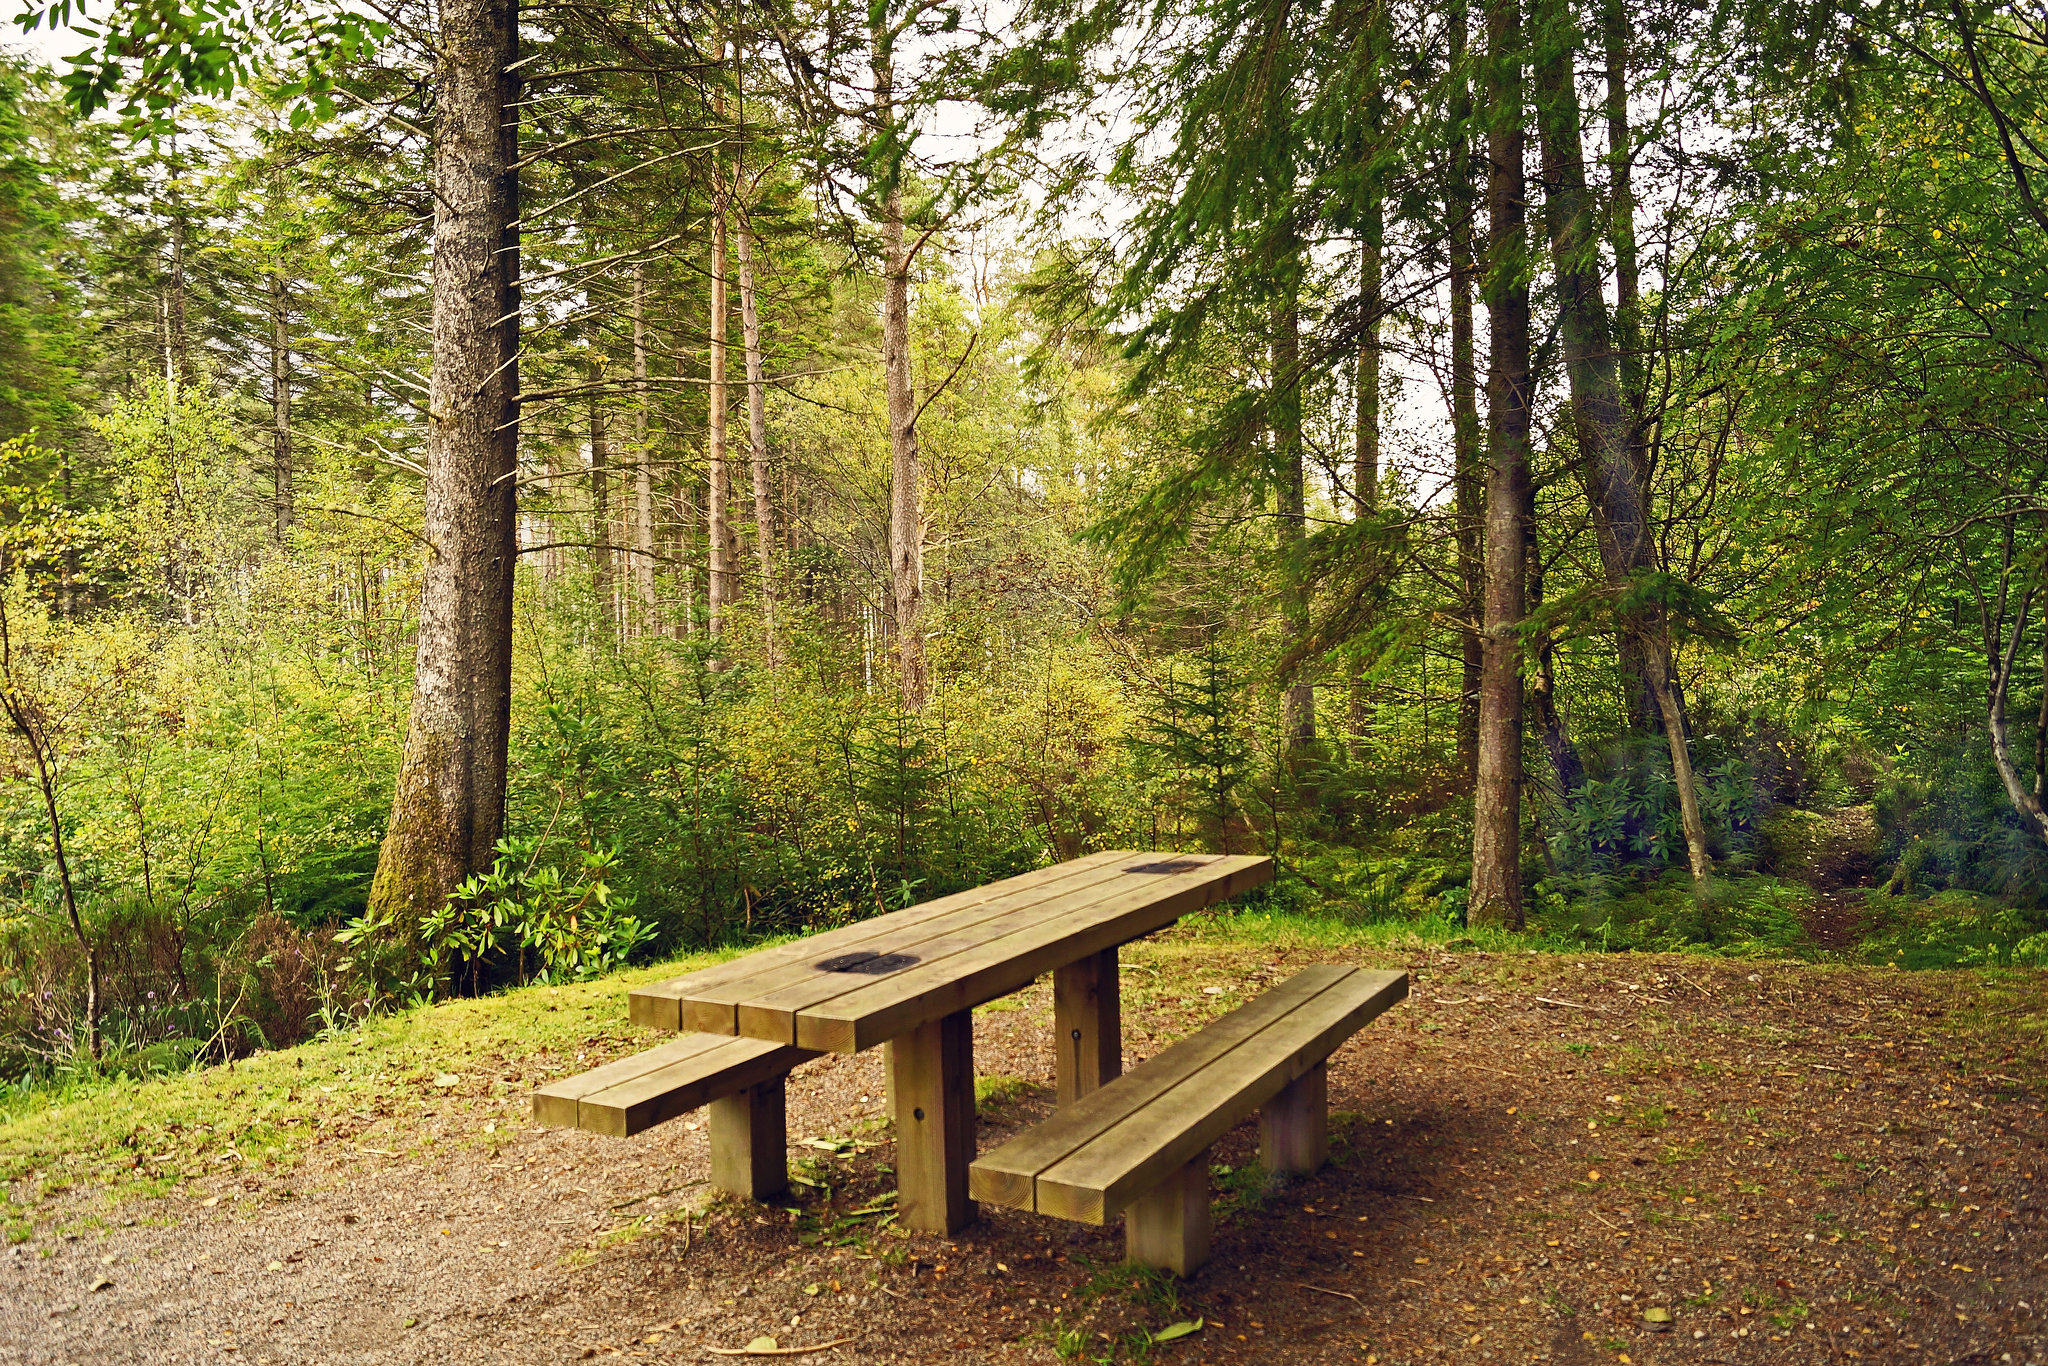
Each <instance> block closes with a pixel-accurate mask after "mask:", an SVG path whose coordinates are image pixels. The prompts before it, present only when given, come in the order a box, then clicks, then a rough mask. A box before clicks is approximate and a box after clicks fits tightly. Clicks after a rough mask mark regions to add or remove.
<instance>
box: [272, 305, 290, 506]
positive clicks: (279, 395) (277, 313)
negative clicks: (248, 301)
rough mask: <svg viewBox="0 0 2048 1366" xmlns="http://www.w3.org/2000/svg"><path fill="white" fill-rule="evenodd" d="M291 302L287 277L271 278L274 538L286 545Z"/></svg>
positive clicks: (288, 494)
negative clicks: (285, 279) (274, 490)
mask: <svg viewBox="0 0 2048 1366" xmlns="http://www.w3.org/2000/svg"><path fill="white" fill-rule="evenodd" d="M290 310H291V299H290V297H289V296H288V295H287V294H286V292H285V287H284V277H283V276H282V275H279V274H278V273H276V272H275V271H272V272H271V275H270V465H271V475H272V483H273V486H274V487H275V489H276V501H275V504H274V506H273V512H274V513H275V517H274V530H273V532H272V536H273V538H274V539H275V540H276V541H277V543H278V544H279V545H283V544H284V538H285V535H286V533H288V532H289V531H290V530H291V529H292V375H291V369H292V343H291V312H290Z"/></svg>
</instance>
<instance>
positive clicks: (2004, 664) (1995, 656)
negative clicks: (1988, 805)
mask: <svg viewBox="0 0 2048 1366" xmlns="http://www.w3.org/2000/svg"><path fill="white" fill-rule="evenodd" d="M2035 591H2036V590H2035V589H2033V588H2028V589H2027V590H2026V591H2025V592H2024V593H2022V594H2021V595H2020V603H2019V610H2018V611H2017V612H2016V613H2014V617H2013V626H2012V641H2011V643H2010V644H2005V643H2004V642H2001V641H1999V640H1998V639H1997V637H1996V636H1995V635H1994V634H1993V633H1992V631H1991V630H1990V628H1989V627H1987V628H1986V631H1985V643H1986V645H1987V646H1988V647H1991V648H1988V649H1987V651H1986V654H1987V656H1988V662H1989V664H1990V665H1991V687H1990V690H1989V699H1988V701H1989V705H1988V706H1987V708H1986V711H1987V717H1988V727H1989V729H1990V732H1991V762H1992V763H1993V764H1994V765H1996V766H1997V768H1998V778H1999V781H2000V782H2002V783H2004V784H2005V795H2006V797H2007V798H2008V799H2009V800H2010V801H2011V802H2012V806H2013V810H2015V811H2017V812H2018V813H2019V814H2020V815H2021V816H2022V817H2023V818H2025V820H2026V822H2027V823H2028V824H2029V825H2031V826H2032V827H2033V828H2034V833H2035V834H2036V835H2037V836H2039V837H2040V838H2041V839H2044V840H2048V806H2043V804H2042V801H2041V797H2040V793H2039V789H2040V780H2039V778H2038V777H2037V778H2036V780H2035V785H2034V790H2033V791H2029V790H2028V788H2027V783H2026V780H2025V779H2024V778H2022V777H2021V776H2020V771H2019V765H2018V764H2017V763H2015V762H2014V760H2013V757H2012V736H2011V734H2010V732H2009V730H2008V729H2007V723H2006V716H2005V709H2006V700H2007V698H2008V696H2009V695H2010V693H2011V691H2012V675H2013V669H2014V667H2015V666H2016V665H2017V664H2018V663H2019V654H2020V648H2021V646H2022V645H2023V644H2024V642H2025V641H2026V638H2027V620H2028V613H2029V611H2030V610H2031V609H2032V606H2033V602H2034V593H2035ZM2043 631H2044V634H2048V625H2044V627H2043ZM2002 644H2003V645H2004V648H2003V649H2002V650H2001V649H1999V648H1997V647H1998V646H1999V645H2002ZM2041 650H2042V653H2043V655H2044V658H2048V640H2044V641H2043V642H2042V645H2041ZM2042 671H2043V680H2042V681H2043V683H2044V684H2048V662H2044V663H2043V664H2042ZM2041 710H2042V713H2043V715H2044V716H2048V698H2044V699H2043V701H2042V705H2041ZM2036 745H2037V748H2036V751H2035V753H2036V755H2037V760H2036V761H2037V762H2038V755H2039V753H2040V751H2039V748H2038V745H2039V742H2038V741H2036Z"/></svg>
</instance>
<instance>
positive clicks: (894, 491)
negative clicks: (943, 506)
mask: <svg viewBox="0 0 2048 1366" xmlns="http://www.w3.org/2000/svg"><path fill="white" fill-rule="evenodd" d="M891 41H892V39H891V36H890V34H889V32H888V30H887V29H886V28H884V27H881V26H879V25H878V26H877V27H876V29H875V31H874V74H875V104H876V106H877V107H878V108H879V109H880V110H881V111H882V117H883V118H884V119H885V120H887V121H888V122H889V126H890V132H889V133H888V136H889V137H890V138H891V139H892V141H893V140H894V139H895V138H896V136H897V132H898V130H896V128H895V126H894V125H895V119H896V103H895V99H896V95H895V91H896V84H895V82H896V68H895V57H894V55H893V53H892V50H891V46H890V44H891ZM883 174H884V175H886V176H888V177H889V181H888V187H887V191H886V193H885V194H884V195H883V198H882V251H883V265H882V379H883V389H884V393H885V395H886V398H887V401H888V413H889V579H890V585H889V586H890V590H891V595H892V596H893V598H894V599H895V607H896V664H897V677H898V681H899V682H900V684H901V687H902V691H903V707H904V710H906V711H918V710H920V709H922V708H923V706H924V703H925V698H926V697H927V696H928V695H929V693H930V684H929V681H928V679H927V678H926V675H925V654H924V620H923V618H924V513H923V507H922V490H921V489H920V488H919V484H920V483H921V482H922V480H923V477H924V476H923V471H922V469H921V467H920V461H919V459H918V450H917V401H916V395H915V394H914V393H913V392H912V391H911V385H910V251H909V249H908V248H907V247H906V246H905V244H904V235H903V187H902V184H901V176H902V167H901V166H900V165H892V166H888V167H886V168H884V170H883Z"/></svg>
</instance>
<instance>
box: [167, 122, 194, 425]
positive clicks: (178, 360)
mask: <svg viewBox="0 0 2048 1366" xmlns="http://www.w3.org/2000/svg"><path fill="white" fill-rule="evenodd" d="M171 157H172V160H173V162H174V163H175V161H176V159H177V144H176V143H175V142H174V143H173V144H172V146H171ZM186 232H187V225H186V221H185V203H184V200H183V199H182V198H181V197H180V196H179V193H178V190H177V188H176V186H175V184H174V185H173V187H172V190H171V289H170V294H169V296H168V297H167V298H166V299H165V302H164V307H165V319H164V322H165V333H166V336H167V338H168V340H169V343H170V353H171V365H170V373H171V375H172V377H173V378H174V379H175V380H176V381H177V387H178V388H180V389H189V388H191V387H192V337H191V333H190V331H189V330H188V328H187V323H186V302H187V296H188V294H189V292H190V290H189V287H188V284H187V281H186V278H185V235H186Z"/></svg>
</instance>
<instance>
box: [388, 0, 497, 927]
mask: <svg viewBox="0 0 2048 1366" xmlns="http://www.w3.org/2000/svg"><path fill="white" fill-rule="evenodd" d="M517 48H518V6H517V4H516V2H515V0H448V3H446V4H445V5H444V6H443V8H442V10H441V30H440V50H439V56H438V59H437V62H436V66H435V72H434V85H435V91H434V94H435V105H436V110H437V119H436V124H435V129H434V205H435V209H434V349H433V367H434V370H433V377H432V387H431V391H430V398H429V407H428V416H427V478H426V511H425V531H426V540H427V543H428V552H427V563H426V573H425V583H424V586H423V588H422V591H421V599H420V629H419V644H418V648H417V652H416V656H415V672H414V678H413V692H412V709H411V714H410V717H409V720H408V723H407V726H406V735H405V751H404V754H403V757H402V758H401V759H400V760H399V767H398V782H397V789H396V791H395V793H394V794H393V798H392V806H391V824H390V827H389V828H388V829H387V831H386V832H385V836H384V847H383V850H382V852H381V854H380V855H379V857H378V860H377V875H376V878H375V879H374V881H373V882H372V883H371V886H370V908H371V910H372V912H373V913H377V914H381V915H384V916H388V917H390V918H391V919H392V920H393V921H394V922H395V923H397V924H399V925H401V926H403V925H408V924H410V923H412V922H414V921H416V920H417V919H418V917H420V916H421V915H423V914H425V913H426V912H428V911H430V910H433V909H434V908H436V907H438V906H440V905H442V904H443V903H444V902H445V901H446V900H447V898H448V895H449V893H451V892H452V891H454V889H455V888H456V886H457V885H458V884H459V883H460V882H461V881H462V879H463V878H464V877H466V876H468V875H469V874H470V873H473V872H477V871H480V870H483V869H487V868H488V867H489V866H490V863H491V853H492V846H494V845H495V844H496V843H497V841H498V837H499V835H500V834H501V833H502V832H503V829H504V823H505V766H506V745H507V741H508V737H509V734H510V729H511V717H512V568H513V561H514V557H515V555H516V553H517V550H518V543H517V509H516V500H515V490H514V484H515V481H514V478H513V476H514V473H515V470H516V458H517V453H518V417H519V404H518V394H519V376H518V368H517V363H516V360H515V357H516V354H517V350H518V345H519V235H518V230H517V228H515V227H514V226H513V224H514V222H515V220H516V219H517V217H518V173H517V172H516V171H515V170H514V169H513V167H514V164H515V163H516V162H517V161H518V142H519V137H518V122H517V115H516V112H515V110H516V104H517V98H518V95H517V91H518V76H517V74H516V72H515V71H514V70H513V62H514V61H515V59H516V52H517Z"/></svg>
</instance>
